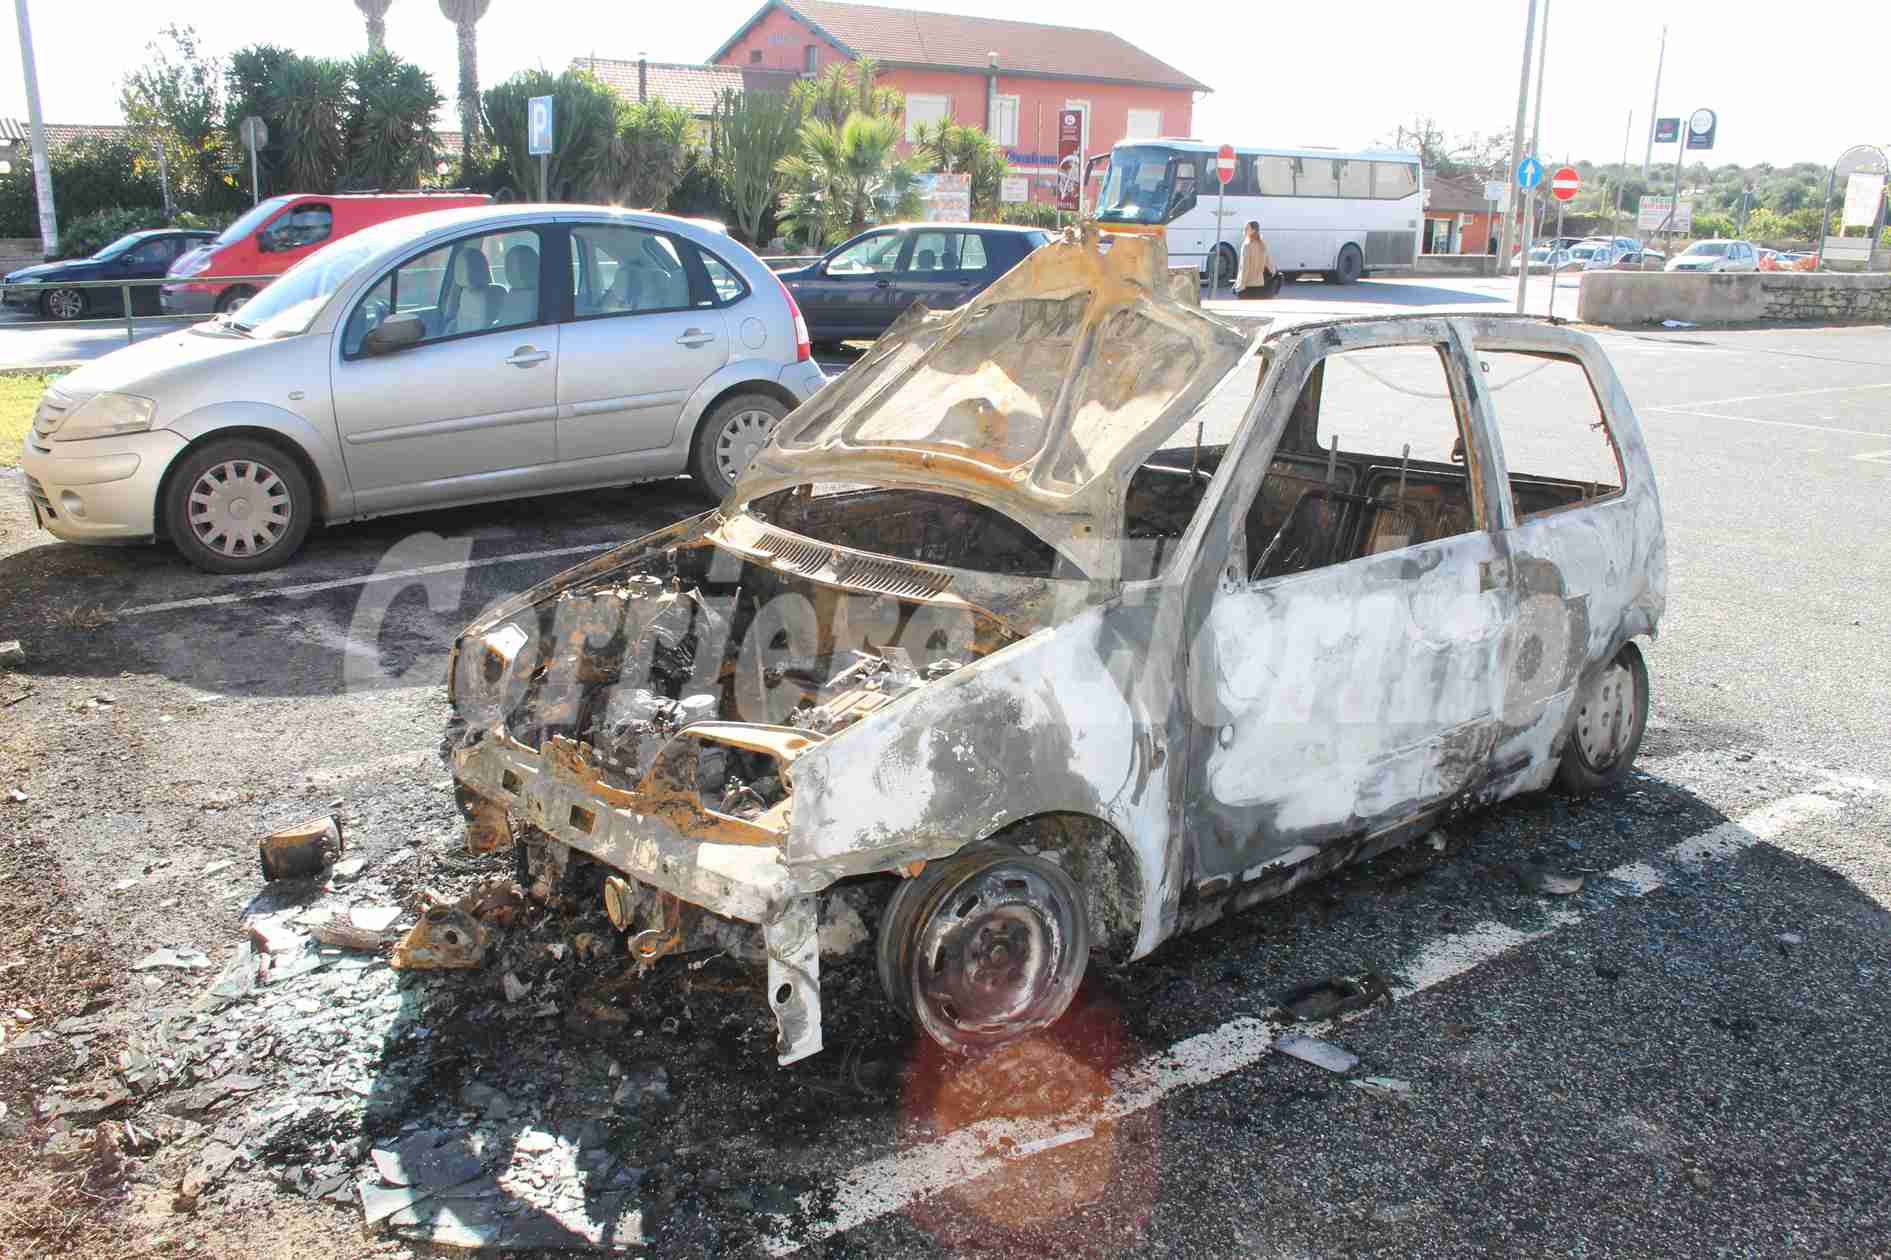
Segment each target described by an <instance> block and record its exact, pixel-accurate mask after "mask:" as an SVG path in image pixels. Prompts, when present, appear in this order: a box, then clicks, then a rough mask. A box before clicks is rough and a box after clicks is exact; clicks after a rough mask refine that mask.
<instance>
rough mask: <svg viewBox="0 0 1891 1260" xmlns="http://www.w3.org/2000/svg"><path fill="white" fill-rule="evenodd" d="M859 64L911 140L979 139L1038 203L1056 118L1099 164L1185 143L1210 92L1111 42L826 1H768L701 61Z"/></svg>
mask: <svg viewBox="0 0 1891 1260" xmlns="http://www.w3.org/2000/svg"><path fill="white" fill-rule="evenodd" d="M863 57H871V58H872V59H873V60H874V61H875V62H877V63H878V64H879V66H880V76H879V79H878V82H880V83H883V84H886V85H887V86H889V87H896V88H898V89H899V90H900V91H901V92H903V93H905V94H906V126H907V134H908V135H909V136H910V135H911V134H912V129H913V127H915V126H916V125H917V124H919V123H928V122H934V121H937V120H938V119H941V118H950V119H952V120H953V121H954V122H957V123H960V124H964V125H969V126H974V127H979V128H982V129H983V130H985V131H986V132H987V133H989V134H990V135H991V136H992V137H993V138H994V139H996V140H997V141H998V142H999V143H1000V144H1002V145H1003V146H1004V148H1005V152H1006V155H1007V156H1008V157H1009V158H1010V160H1011V169H1012V173H1013V174H1017V175H1028V176H1031V177H1032V187H1033V196H1034V197H1036V198H1037V199H1039V200H1043V199H1046V198H1048V197H1049V196H1050V195H1051V190H1052V182H1051V181H1052V180H1053V178H1054V176H1055V175H1056V169H1057V115H1058V112H1059V111H1060V110H1065V109H1076V110H1080V111H1082V113H1083V116H1084V145H1083V147H1084V152H1085V153H1087V154H1096V153H1105V152H1108V151H1109V149H1110V148H1111V147H1112V146H1114V145H1115V144H1116V143H1117V142H1118V141H1120V140H1124V139H1130V138H1150V137H1155V136H1186V135H1188V134H1189V128H1190V126H1191V125H1192V124H1193V121H1194V112H1195V96H1196V93H1198V92H1207V91H1208V90H1209V89H1208V87H1207V85H1205V84H1203V83H1200V82H1198V81H1196V80H1195V79H1193V78H1190V77H1189V76H1188V75H1186V74H1184V73H1182V72H1181V71H1180V70H1177V69H1176V68H1175V67H1174V66H1171V65H1169V64H1167V63H1166V62H1163V61H1159V60H1157V59H1156V58H1155V57H1152V56H1150V55H1149V54H1148V53H1146V52H1144V51H1142V50H1141V49H1140V48H1137V47H1136V46H1135V45H1134V44H1131V43H1130V42H1129V41H1128V40H1125V39H1123V38H1122V37H1121V36H1119V35H1115V34H1112V33H1111V32H1109V31H1095V30H1087V29H1084V28H1081V27H1069V26H1046V25H1043V24H1042V23H1038V22H1012V21H1006V20H1003V19H998V18H978V17H959V16H956V15H953V14H946V13H922V12H918V11H915V10H912V9H889V8H882V7H880V6H878V5H867V4H841V3H836V2H835V0H769V2H768V3H767V4H764V5H763V6H762V7H761V8H760V9H759V10H757V12H756V13H755V15H754V16H753V17H751V18H750V19H749V20H748V21H747V22H746V23H744V24H743V26H742V27H741V29H740V30H738V31H736V33H735V34H734V35H732V36H730V37H729V40H728V42H726V43H724V44H723V45H722V47H721V48H718V49H717V50H716V51H715V53H714V55H712V56H711V57H710V59H709V60H710V61H711V62H712V63H714V64H716V65H719V66H727V67H739V68H741V69H744V70H751V71H753V70H774V71H790V72H793V73H796V74H803V75H814V74H819V73H820V72H821V71H822V70H824V69H825V68H826V67H828V66H830V65H833V64H835V63H837V62H844V61H857V60H859V59H860V58H863Z"/></svg>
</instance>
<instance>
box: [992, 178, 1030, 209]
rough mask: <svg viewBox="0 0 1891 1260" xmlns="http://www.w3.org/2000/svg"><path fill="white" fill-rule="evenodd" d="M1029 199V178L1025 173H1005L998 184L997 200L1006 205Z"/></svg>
mask: <svg viewBox="0 0 1891 1260" xmlns="http://www.w3.org/2000/svg"><path fill="white" fill-rule="evenodd" d="M1030 199H1031V180H1030V178H1029V177H1028V176H1025V175H1007V176H1005V178H1004V182H1003V183H1001V184H999V186H998V200H1000V201H1002V202H1004V203H1005V204H1007V205H1013V204H1016V203H1017V202H1020V201H1029V200H1030Z"/></svg>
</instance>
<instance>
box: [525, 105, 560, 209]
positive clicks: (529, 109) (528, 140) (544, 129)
mask: <svg viewBox="0 0 1891 1260" xmlns="http://www.w3.org/2000/svg"><path fill="white" fill-rule="evenodd" d="M554 104H555V98H553V97H550V96H534V97H533V98H532V99H531V100H529V101H527V102H526V103H525V152H526V155H527V156H529V157H535V158H537V159H538V199H539V200H540V201H546V200H548V199H549V198H548V195H547V193H548V190H547V189H546V187H545V180H546V169H545V168H546V162H547V159H549V158H550V157H551V154H552V144H553V139H552V138H553V131H552V123H553V120H554V118H555V117H556V110H555V109H554V108H553V106H554Z"/></svg>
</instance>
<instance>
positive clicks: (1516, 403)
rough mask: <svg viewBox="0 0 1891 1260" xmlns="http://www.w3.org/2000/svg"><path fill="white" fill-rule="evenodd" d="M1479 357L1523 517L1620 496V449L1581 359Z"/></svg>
mask: <svg viewBox="0 0 1891 1260" xmlns="http://www.w3.org/2000/svg"><path fill="white" fill-rule="evenodd" d="M1477 360H1478V366H1479V368H1480V375H1481V376H1482V377H1483V380H1484V388H1485V389H1487V390H1489V391H1490V397H1491V410H1492V412H1493V414H1494V415H1495V417H1496V423H1497V437H1498V440H1499V441H1501V442H1502V443H1503V448H1504V464H1505V466H1506V467H1507V468H1508V469H1509V472H1510V493H1511V497H1512V498H1513V499H1514V500H1515V502H1516V507H1517V519H1518V520H1529V519H1530V518H1531V517H1534V516H1541V515H1543V514H1544V513H1546V512H1555V511H1559V510H1561V509H1563V508H1566V507H1574V506H1576V505H1578V504H1582V503H1588V502H1593V501H1594V500H1596V499H1603V498H1607V497H1609V496H1610V495H1613V494H1619V493H1620V492H1621V489H1622V486H1623V484H1624V477H1623V472H1622V456H1621V452H1620V451H1619V450H1618V449H1617V448H1616V445H1615V435H1614V434H1612V433H1611V432H1610V431H1609V422H1608V417H1607V416H1606V415H1605V414H1604V412H1603V410H1602V404H1601V402H1600V401H1599V400H1598V398H1597V396H1596V391H1595V385H1594V383H1593V382H1592V381H1591V380H1590V379H1589V372H1588V369H1586V368H1584V367H1583V365H1582V362H1581V361H1580V360H1578V359H1574V358H1570V357H1567V356H1564V355H1555V354H1541V353H1535V352H1531V351H1524V350H1485V349H1479V350H1478V352H1477Z"/></svg>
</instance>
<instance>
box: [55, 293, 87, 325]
mask: <svg viewBox="0 0 1891 1260" xmlns="http://www.w3.org/2000/svg"><path fill="white" fill-rule="evenodd" d="M46 309H47V311H49V312H50V313H51V314H52V317H53V318H54V319H77V318H79V316H81V315H83V314H84V313H85V298H84V297H83V296H81V295H80V293H79V291H78V290H77V289H54V290H53V291H52V292H51V293H48V294H47V295H46Z"/></svg>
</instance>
